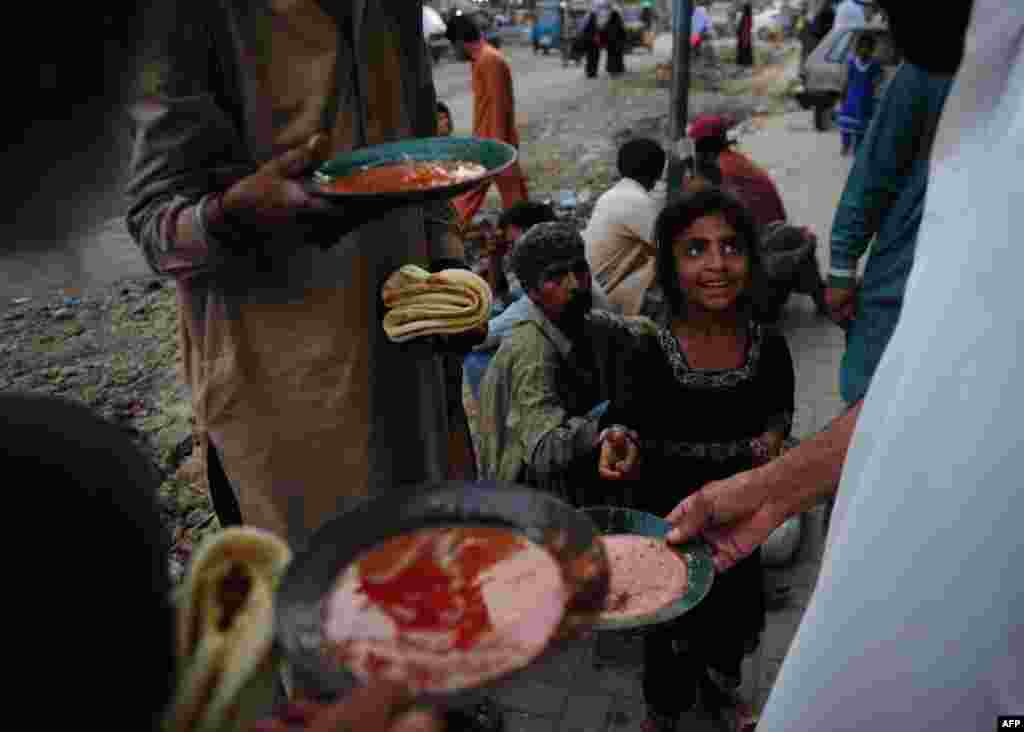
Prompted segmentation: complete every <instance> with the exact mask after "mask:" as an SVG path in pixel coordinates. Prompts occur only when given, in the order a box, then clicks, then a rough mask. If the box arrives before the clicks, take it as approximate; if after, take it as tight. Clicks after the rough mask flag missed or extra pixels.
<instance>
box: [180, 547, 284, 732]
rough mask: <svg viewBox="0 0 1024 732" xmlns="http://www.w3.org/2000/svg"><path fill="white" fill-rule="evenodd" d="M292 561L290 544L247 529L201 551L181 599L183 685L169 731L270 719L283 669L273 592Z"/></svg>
mask: <svg viewBox="0 0 1024 732" xmlns="http://www.w3.org/2000/svg"><path fill="white" fill-rule="evenodd" d="M290 561H291V551H290V550H289V548H288V545H287V544H285V543H284V542H283V541H281V540H280V539H278V538H277V537H276V536H274V535H273V534H270V533H268V532H266V531H262V530H259V529H254V528H248V527H231V528H228V529H225V530H223V531H221V532H219V533H217V534H215V535H213V536H212V537H211V538H210V539H209V540H208V541H207V542H206V543H204V544H203V545H202V546H201V547H200V548H199V549H198V550H197V551H196V553H195V555H194V556H193V559H192V563H191V567H190V569H189V574H188V576H187V578H186V580H185V582H184V584H183V585H182V587H181V588H180V590H179V594H178V596H177V598H176V604H177V622H178V634H177V635H178V641H177V655H178V674H179V675H178V678H179V682H178V692H177V696H176V697H175V700H174V703H173V704H172V705H171V708H170V709H169V714H168V717H167V722H166V724H165V730H167V731H168V732H207V731H209V732H214V731H215V732H227V731H234V730H238V731H239V732H241V730H246V729H248V727H249V726H251V725H252V724H253V722H255V721H256V720H257V719H260V718H263V717H265V716H268V713H269V712H270V710H271V708H272V705H273V700H274V685H275V683H276V681H277V678H278V673H279V668H278V666H279V663H278V662H279V659H278V654H277V652H276V651H275V649H274V644H273V638H274V593H275V590H276V589H277V584H278V581H279V579H280V578H281V576H282V575H283V573H284V570H285V568H286V567H287V566H288V563H289V562H290Z"/></svg>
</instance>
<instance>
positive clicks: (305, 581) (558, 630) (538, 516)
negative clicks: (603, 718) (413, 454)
mask: <svg viewBox="0 0 1024 732" xmlns="http://www.w3.org/2000/svg"><path fill="white" fill-rule="evenodd" d="M599 536H600V533H599V531H598V529H597V527H596V526H595V525H594V523H593V522H592V521H591V520H590V519H589V518H588V517H587V516H586V514H584V513H583V512H580V511H577V510H575V509H573V508H572V507H570V506H568V505H567V504H565V503H563V502H561V501H559V500H557V499H555V498H553V497H552V496H550V495H547V494H544V493H540V492H537V491H533V490H530V489H528V488H525V487H522V486H518V485H513V484H505V483H496V482H479V483H464V482H446V483H439V484H433V485H427V486H422V487H420V488H417V489H413V490H409V489H403V490H402V491H401V492H400V493H397V494H396V495H391V496H383V497H380V498H377V499H374V500H371V501H367V502H366V503H365V504H363V505H361V506H359V507H357V508H356V509H354V510H352V511H349V512H348V513H345V514H343V515H340V516H338V517H337V518H335V519H333V520H331V521H329V522H328V523H327V524H325V525H324V526H322V527H321V528H320V529H319V530H318V531H317V532H316V533H315V535H314V536H313V538H312V540H311V541H310V543H309V545H308V546H307V548H306V549H305V550H304V551H302V552H300V553H299V554H298V555H297V556H296V558H295V559H294V560H293V562H292V564H291V565H290V566H289V569H288V572H287V574H286V576H285V578H284V580H283V581H282V584H281V587H280V589H279V592H278V603H277V608H276V616H277V617H276V624H277V628H276V630H277V636H278V639H279V642H280V645H281V647H282V649H283V650H284V653H285V656H286V658H287V659H288V661H289V662H290V663H291V664H292V667H293V669H294V670H295V671H296V677H298V678H299V679H300V683H302V684H303V685H304V686H305V687H306V688H305V689H304V692H305V693H307V694H308V693H310V691H312V693H313V694H314V695H317V696H331V695H337V694H339V693H344V692H345V691H347V690H349V689H351V688H352V687H353V686H355V685H359V684H364V683H366V682H367V681H370V680H372V679H376V678H389V679H393V680H398V681H402V682H403V683H405V684H407V685H408V686H410V687H411V688H412V689H413V691H414V692H416V693H417V695H418V696H419V697H421V698H426V699H432V698H434V699H438V700H451V699H452V698H453V697H457V696H459V695H460V694H462V693H464V692H475V691H476V690H479V689H480V688H484V687H487V686H490V685H491V684H494V683H496V682H498V681H500V680H503V679H505V678H508V677H510V676H512V675H513V674H516V673H517V672H520V671H524V670H526V669H527V668H528V667H529V666H530V665H531V664H532V663H533V662H535V661H536V660H537V659H538V658H540V657H542V656H544V655H546V654H547V652H549V651H554V650H557V648H558V647H559V646H560V645H561V642H562V641H564V640H569V639H571V638H573V637H576V636H577V635H578V634H579V633H580V632H581V631H583V630H587V629H589V628H590V627H591V626H592V625H593V622H594V621H595V619H596V618H597V615H598V613H599V611H600V608H601V607H603V606H604V604H605V602H606V595H607V589H608V564H607V558H606V556H605V553H604V545H603V543H602V542H601V541H600V540H599ZM310 685H311V686H312V687H313V688H312V690H310V689H309V686H310Z"/></svg>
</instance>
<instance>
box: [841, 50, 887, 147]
mask: <svg viewBox="0 0 1024 732" xmlns="http://www.w3.org/2000/svg"><path fill="white" fill-rule="evenodd" d="M874 56H875V39H874V37H873V36H870V35H863V36H861V37H860V39H859V40H858V41H857V52H856V54H854V55H853V56H852V57H851V58H850V61H849V63H848V64H847V72H846V83H845V84H844V85H843V91H842V95H841V97H840V98H841V99H842V100H843V106H842V107H841V109H840V110H839V120H838V122H839V129H840V131H841V132H842V139H843V147H842V150H841V154H842V155H844V156H845V155H849V154H850V151H851V150H852V151H853V152H854V153H856V152H857V147H858V146H859V145H860V141H861V140H863V139H864V135H865V134H866V133H867V130H868V125H869V124H870V123H871V117H872V116H873V115H874V113H875V96H876V95H877V94H878V87H879V84H880V83H881V80H882V65H881V64H880V63H879V62H878V60H877V59H875V57H874Z"/></svg>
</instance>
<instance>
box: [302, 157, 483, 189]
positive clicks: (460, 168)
mask: <svg viewBox="0 0 1024 732" xmlns="http://www.w3.org/2000/svg"><path fill="white" fill-rule="evenodd" d="M486 172H487V169H486V168H484V166H482V165H480V164H478V163H470V162H464V161H459V160H443V161H436V162H420V161H415V162H405V163H388V164H386V165H378V166H375V167H372V168H364V169H363V170H360V171H358V172H355V173H352V174H351V175H346V176H344V177H341V178H332V179H331V180H330V181H327V182H326V183H322V184H321V186H322V187H323V188H324V189H326V190H328V191H331V192H333V193H385V192H388V191H421V190H426V189H427V188H436V187H438V186H447V185H452V184H453V183H460V182H462V181H464V180H466V179H468V178H475V177H477V176H481V175H483V174H484V173H486Z"/></svg>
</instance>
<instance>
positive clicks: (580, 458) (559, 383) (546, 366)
mask: <svg viewBox="0 0 1024 732" xmlns="http://www.w3.org/2000/svg"><path fill="white" fill-rule="evenodd" d="M512 267H513V270H514V272H515V274H516V276H517V277H518V278H519V281H520V282H521V283H522V285H523V287H524V288H525V290H526V293H527V297H526V298H525V303H526V304H525V306H524V307H525V308H526V309H527V319H526V320H524V321H522V322H520V323H518V324H517V325H516V326H514V327H513V328H512V330H511V332H510V333H509V334H508V335H507V336H506V337H505V339H504V341H503V342H502V344H501V347H500V348H499V349H498V353H497V355H496V356H495V357H494V360H493V361H492V362H491V365H490V366H489V367H488V368H487V371H486V373H485V374H484V378H483V383H482V384H481V387H480V421H479V424H480V432H479V435H478V441H477V444H478V446H479V453H478V465H479V471H480V477H481V478H482V479H484V480H506V481H516V482H521V483H526V484H530V485H534V486H536V487H539V488H543V489H546V490H549V491H551V492H552V493H554V494H555V495H557V496H559V497H561V498H563V499H564V500H568V501H569V502H571V503H573V504H575V505H582V504H583V503H584V500H585V491H586V486H587V485H588V484H589V485H594V483H595V480H596V478H597V462H596V458H597V454H596V447H598V446H599V445H600V438H602V437H604V438H609V439H622V434H623V433H625V434H628V430H626V429H625V428H618V427H616V428H614V429H611V430H609V431H608V432H606V433H602V434H601V435H599V434H598V429H597V425H598V417H597V416H594V415H593V414H592V410H593V408H594V407H595V406H596V405H598V404H599V403H600V402H602V401H605V400H607V399H609V398H610V395H612V394H614V393H616V390H617V389H621V388H623V387H624V379H623V376H622V375H621V374H620V373H619V372H618V371H619V370H618V368H617V365H618V364H621V363H624V362H625V361H626V360H627V359H628V358H629V356H628V354H629V352H630V351H631V349H632V345H633V342H634V339H635V338H636V337H638V336H639V335H641V334H643V333H653V332H655V327H654V324H653V323H652V322H651V321H649V320H647V319H644V318H630V319H625V318H622V317H620V316H617V315H613V314H609V313H605V312H601V311H593V310H592V304H593V296H592V293H591V286H590V268H589V267H588V266H587V261H586V258H585V257H584V246H583V238H582V237H581V236H580V234H579V232H578V231H576V229H575V228H574V227H573V226H572V225H571V224H566V223H544V224H538V225H537V226H534V227H533V228H532V229H530V231H529V232H527V233H526V235H524V236H523V238H522V239H521V240H520V241H519V243H518V244H517V245H516V247H515V249H514V251H513V253H512Z"/></svg>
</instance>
